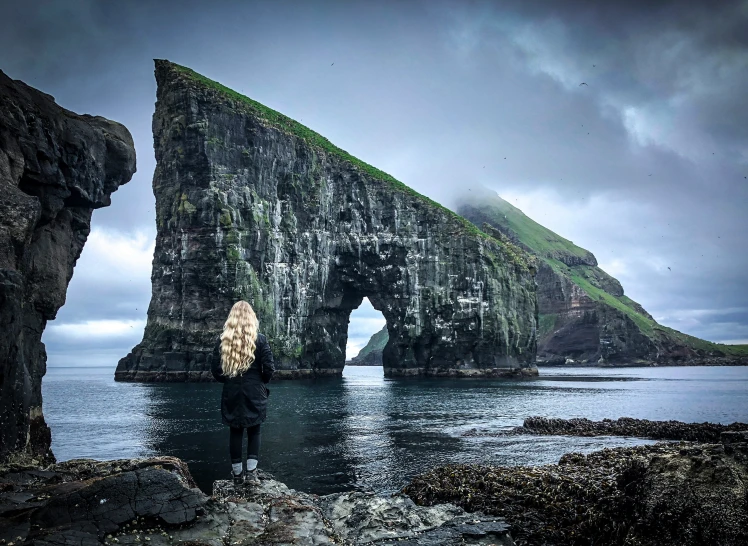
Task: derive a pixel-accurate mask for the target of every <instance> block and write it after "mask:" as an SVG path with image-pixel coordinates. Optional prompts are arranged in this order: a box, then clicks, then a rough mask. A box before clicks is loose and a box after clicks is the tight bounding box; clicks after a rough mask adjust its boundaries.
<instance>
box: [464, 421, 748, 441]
mask: <svg viewBox="0 0 748 546" xmlns="http://www.w3.org/2000/svg"><path fill="white" fill-rule="evenodd" d="M746 430H748V423H730V424H729V425H722V424H719V423H684V422H682V421H650V420H649V419H633V418H631V417H621V418H620V419H615V420H614V419H603V420H602V421H590V420H589V419H584V418H577V419H553V418H547V417H537V416H534V417H528V418H527V419H525V420H524V422H523V423H522V426H520V427H515V428H513V429H511V430H506V431H499V432H495V431H480V430H478V429H472V430H469V431H467V432H465V433H463V436H464V437H481V436H506V435H509V434H534V435H539V436H582V437H591V436H627V437H629V438H647V439H650V440H675V441H684V442H702V443H719V442H721V441H723V440H724V439H725V438H729V435H731V434H737V435H740V434H741V433H742V432H743V431H746Z"/></svg>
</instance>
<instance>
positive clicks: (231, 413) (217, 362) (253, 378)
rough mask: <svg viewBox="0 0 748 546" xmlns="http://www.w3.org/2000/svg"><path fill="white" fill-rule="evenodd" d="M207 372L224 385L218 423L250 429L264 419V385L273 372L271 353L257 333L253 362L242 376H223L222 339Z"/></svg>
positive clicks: (264, 339)
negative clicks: (220, 421)
mask: <svg viewBox="0 0 748 546" xmlns="http://www.w3.org/2000/svg"><path fill="white" fill-rule="evenodd" d="M210 371H211V372H212V373H213V377H215V378H216V381H220V382H221V383H223V393H222V394H221V420H222V421H223V424H224V425H228V426H230V427H237V428H238V427H245V428H246V427H253V426H255V425H258V424H260V423H262V422H263V421H264V420H265V415H266V412H267V402H268V394H269V391H268V388H267V387H266V386H265V384H266V383H267V382H269V381H270V379H272V377H273V373H274V372H275V364H274V362H273V352H272V351H271V350H270V344H269V343H268V340H267V338H265V336H264V335H262V334H257V341H256V348H255V360H254V362H252V365H251V366H250V367H249V369H248V370H247V371H246V372H244V373H243V374H242V375H239V376H236V377H226V376H225V375H223V371H222V370H221V340H220V338H219V340H218V342H217V343H216V346H215V348H214V350H213V359H212V361H211V365H210Z"/></svg>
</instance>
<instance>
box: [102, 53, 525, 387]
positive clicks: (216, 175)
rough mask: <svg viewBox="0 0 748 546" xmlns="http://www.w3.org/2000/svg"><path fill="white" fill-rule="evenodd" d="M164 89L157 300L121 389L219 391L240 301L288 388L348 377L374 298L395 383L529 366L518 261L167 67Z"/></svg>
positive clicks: (298, 134) (338, 154)
mask: <svg viewBox="0 0 748 546" xmlns="http://www.w3.org/2000/svg"><path fill="white" fill-rule="evenodd" d="M156 80H157V83H158V94H157V99H158V100H157V103H156V112H155V115H154V119H153V129H154V141H155V152H156V160H157V166H156V172H155V174H154V179H153V188H154V193H155V195H156V207H157V238H156V250H155V256H154V262H153V263H154V270H153V275H152V282H153V296H152V299H151V303H150V306H149V310H148V322H147V325H146V329H145V333H144V337H143V340H142V342H141V343H140V344H139V345H137V346H136V347H135V348H134V349H133V351H132V352H131V353H130V354H129V355H127V356H126V357H125V358H123V359H122V360H121V361H120V362H119V365H118V367H117V371H116V374H115V378H116V379H117V380H120V381H201V380H209V379H210V373H209V372H208V370H209V364H210V359H211V358H212V354H211V351H210V349H212V346H213V341H214V337H215V336H216V335H217V333H218V332H219V331H220V328H221V327H222V324H223V321H224V320H225V317H226V314H227V312H228V310H229V308H230V306H231V305H232V304H233V303H234V302H235V301H236V300H237V299H246V300H247V301H249V302H250V303H251V304H252V305H253V307H254V308H255V310H256V312H257V314H258V317H259V320H260V324H261V330H262V331H263V333H265V334H266V335H267V336H268V339H269V340H270V342H271V345H272V348H273V352H274V354H275V357H276V364H277V366H276V368H277V370H278V373H277V377H278V378H303V377H314V376H324V375H339V374H341V373H342V369H343V366H344V363H345V362H344V361H345V346H346V340H347V328H348V320H349V316H350V313H351V311H352V310H353V309H355V308H356V307H358V305H359V304H360V303H361V302H362V299H363V298H364V297H368V298H369V300H370V301H371V303H372V305H373V306H374V308H376V309H377V310H379V311H381V312H382V314H383V316H384V318H385V320H386V322H387V329H388V333H389V339H388V342H387V344H386V346H385V347H384V349H383V357H382V358H383V362H384V369H385V374H386V375H388V376H404V375H453V376H462V375H466V376H474V375H481V374H485V375H489V376H498V375H504V374H513V373H516V372H517V371H518V370H520V369H528V368H532V367H533V366H534V358H535V339H536V331H537V324H536V316H537V309H536V299H535V281H534V274H533V270H532V263H531V260H529V256H528V255H527V254H525V253H524V252H523V251H522V250H520V249H519V248H518V247H516V246H515V245H512V244H511V243H510V242H509V241H508V240H506V239H496V238H493V237H490V236H487V235H485V234H481V233H480V232H479V231H478V230H477V229H476V228H475V226H473V225H472V224H470V223H469V222H466V221H465V220H464V219H463V218H461V217H459V216H457V215H455V214H454V213H452V212H450V211H448V210H447V209H445V208H443V207H441V206H440V205H438V204H436V203H434V202H433V201H430V200H429V199H427V198H425V197H423V196H421V195H418V194H417V193H415V192H414V191H413V190H411V189H410V188H407V187H406V186H404V185H403V184H401V183H399V182H397V181H396V180H394V179H392V177H390V176H389V175H386V174H385V173H382V172H381V171H378V170H376V169H374V168H373V167H371V166H369V165H366V164H364V163H362V162H360V161H358V160H356V159H355V158H353V157H351V156H350V155H349V154H347V153H346V152H344V151H343V150H340V149H338V148H336V147H335V146H333V145H332V144H330V143H329V141H327V140H326V139H324V137H322V136H320V135H317V134H316V133H313V132H312V131H311V130H309V129H308V128H306V127H304V126H302V125H300V124H298V123H296V122H295V121H293V120H291V119H289V118H286V117H285V116H283V115H281V114H279V113H277V112H274V111H271V110H269V109H267V108H266V107H264V106H262V105H259V104H257V103H254V102H252V101H250V100H249V99H246V97H245V98H242V97H241V96H239V95H238V94H237V93H234V92H233V91H231V90H227V89H226V88H222V87H221V86H220V85H219V84H216V83H215V82H210V81H209V80H207V79H205V78H204V77H202V76H200V75H198V74H195V73H193V72H191V71H189V70H188V69H185V68H184V67H179V66H178V65H174V64H172V63H169V62H167V61H157V63H156Z"/></svg>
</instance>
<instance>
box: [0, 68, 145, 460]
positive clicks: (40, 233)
mask: <svg viewBox="0 0 748 546" xmlns="http://www.w3.org/2000/svg"><path fill="white" fill-rule="evenodd" d="M134 172H135V148H134V146H133V142H132V137H131V136H130V133H129V132H128V131H127V129H125V127H124V126H122V125H120V124H118V123H115V122H113V121H109V120H107V119H104V118H102V117H95V116H88V115H78V114H75V113H73V112H70V111H69V110H65V109H64V108H61V107H60V106H58V105H57V104H55V101H54V98H53V97H51V96H49V95H46V94H44V93H42V92H40V91H38V90H36V89H34V88H32V87H29V86H28V85H26V84H24V83H23V82H20V81H14V80H12V79H10V78H9V77H8V76H6V75H5V74H4V73H2V72H0V331H1V332H2V335H0V461H3V460H7V459H8V458H10V457H15V458H23V457H26V458H28V459H36V460H37V461H42V460H52V454H51V452H50V450H49V446H50V441H51V437H50V431H49V428H48V427H47V425H46V423H45V421H44V416H43V415H42V393H41V381H42V377H43V376H44V374H45V372H46V360H47V355H46V352H45V349H44V344H43V343H42V342H41V337H42V333H43V331H44V328H45V326H46V324H47V321H49V320H52V319H54V318H55V316H56V314H57V310H58V309H59V308H60V307H61V306H62V304H63V303H64V302H65V294H66V291H67V286H68V283H69V282H70V279H71V277H72V275H73V266H74V265H75V262H76V260H77V259H78V256H80V253H81V250H82V249H83V245H84V243H85V242H86V238H87V237H88V234H89V231H90V225H91V213H92V211H93V210H94V209H97V208H101V207H106V206H108V205H109V204H110V196H111V194H112V193H113V192H114V191H116V190H117V188H118V187H119V186H120V185H122V184H125V183H126V182H128V181H129V180H130V178H131V177H132V175H133V173H134Z"/></svg>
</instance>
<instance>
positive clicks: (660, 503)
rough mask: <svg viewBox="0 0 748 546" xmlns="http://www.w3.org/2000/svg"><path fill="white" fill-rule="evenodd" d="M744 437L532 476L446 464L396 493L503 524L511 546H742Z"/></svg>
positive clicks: (746, 529)
mask: <svg viewBox="0 0 748 546" xmlns="http://www.w3.org/2000/svg"><path fill="white" fill-rule="evenodd" d="M746 484H748V432H743V433H742V434H740V433H725V434H724V435H723V443H719V444H693V443H680V444H656V445H649V446H637V447H632V448H617V449H604V450H602V451H598V452H594V453H591V454H589V455H582V454H579V453H570V454H567V455H564V456H563V457H562V458H561V460H560V461H559V463H558V464H556V465H546V466H540V467H494V466H481V465H451V466H444V467H440V468H436V469H434V470H432V471H430V472H428V473H426V474H423V475H421V476H418V477H416V478H415V479H414V480H413V481H412V482H411V483H410V484H409V485H408V486H407V487H405V488H404V490H403V492H404V493H406V494H407V495H409V496H410V497H411V498H412V499H413V500H414V501H416V502H417V503H418V504H421V505H426V506H429V505H431V504H436V503H445V502H446V503H454V504H456V505H457V506H460V507H461V508H464V509H465V510H468V511H480V512H483V513H485V514H489V515H493V516H496V517H501V518H505V519H506V521H507V523H508V524H509V525H510V530H511V533H512V537H513V538H514V540H515V541H516V544H517V545H534V544H569V545H582V544H584V545H587V544H607V545H624V544H626V545H640V546H655V545H658V546H661V545H673V546H675V545H678V546H697V545H703V544H720V545H735V546H737V545H740V544H748V509H747V507H746V504H747V503H746V498H747V497H746V495H747V494H748V489H747V488H746Z"/></svg>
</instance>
